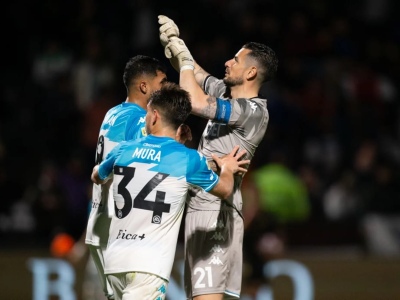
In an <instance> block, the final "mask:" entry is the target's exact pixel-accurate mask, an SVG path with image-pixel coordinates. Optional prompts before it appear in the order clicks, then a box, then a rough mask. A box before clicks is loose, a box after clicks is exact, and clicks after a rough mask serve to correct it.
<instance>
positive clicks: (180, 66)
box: [165, 37, 194, 71]
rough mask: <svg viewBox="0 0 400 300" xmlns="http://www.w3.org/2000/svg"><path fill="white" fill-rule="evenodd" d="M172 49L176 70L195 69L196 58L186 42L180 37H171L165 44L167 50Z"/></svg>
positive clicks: (172, 59)
mask: <svg viewBox="0 0 400 300" xmlns="http://www.w3.org/2000/svg"><path fill="white" fill-rule="evenodd" d="M167 50H168V51H170V53H171V63H172V65H173V67H174V68H175V69H176V70H180V71H182V70H186V69H191V70H194V59H193V56H192V54H190V51H189V49H188V47H187V46H186V45H185V42H184V41H183V40H182V39H180V38H178V37H171V38H170V39H169V43H168V44H167V45H166V46H165V52H166V51H167Z"/></svg>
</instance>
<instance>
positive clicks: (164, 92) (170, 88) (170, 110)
mask: <svg viewBox="0 0 400 300" xmlns="http://www.w3.org/2000/svg"><path fill="white" fill-rule="evenodd" d="M149 104H150V106H151V107H152V108H155V109H157V110H158V111H159V113H160V114H161V115H162V117H163V119H164V122H167V123H169V124H171V125H172V126H173V128H174V129H178V127H179V125H181V124H182V123H184V122H185V121H186V119H187V117H188V116H189V114H190V112H191V111H192V102H191V101H190V95H189V93H188V92H187V91H185V90H184V89H182V88H180V86H179V85H177V84H176V83H173V82H166V83H165V84H164V85H163V86H162V87H161V89H160V90H158V91H155V92H153V93H152V94H151V96H150V99H149Z"/></svg>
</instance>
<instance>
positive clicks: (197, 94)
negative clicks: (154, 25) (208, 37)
mask: <svg viewBox="0 0 400 300" xmlns="http://www.w3.org/2000/svg"><path fill="white" fill-rule="evenodd" d="M158 23H159V24H160V28H159V31H160V41H161V44H162V45H163V47H164V53H165V56H166V57H167V58H168V59H169V60H170V62H171V65H172V66H173V67H174V69H175V70H177V71H178V72H179V73H180V76H179V84H180V86H181V87H182V88H183V89H185V90H186V91H188V92H189V93H190V96H191V100H192V113H193V114H195V115H197V116H200V117H203V118H206V119H213V118H214V117H215V113H216V98H215V97H211V96H209V95H207V94H205V93H204V91H203V89H202V86H203V84H204V81H205V79H206V78H207V76H209V75H210V74H209V73H208V72H206V71H205V70H204V69H203V68H202V67H201V66H200V65H199V64H198V63H196V62H195V60H194V59H193V57H192V55H191V53H190V51H189V49H188V48H187V46H186V45H185V42H184V41H183V40H182V39H180V38H179V28H178V26H177V25H176V24H175V22H174V21H173V20H171V19H170V18H168V17H166V16H163V15H160V16H158Z"/></svg>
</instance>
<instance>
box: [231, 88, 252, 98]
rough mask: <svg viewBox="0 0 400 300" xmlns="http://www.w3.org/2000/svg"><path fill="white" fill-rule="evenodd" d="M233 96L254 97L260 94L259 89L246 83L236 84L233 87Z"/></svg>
mask: <svg viewBox="0 0 400 300" xmlns="http://www.w3.org/2000/svg"><path fill="white" fill-rule="evenodd" d="M230 89H231V98H232V99H237V98H254V97H257V95H258V89H255V88H254V87H249V86H245V85H236V86H232V87H231V88H230Z"/></svg>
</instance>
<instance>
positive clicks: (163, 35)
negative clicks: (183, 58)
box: [158, 15, 179, 58]
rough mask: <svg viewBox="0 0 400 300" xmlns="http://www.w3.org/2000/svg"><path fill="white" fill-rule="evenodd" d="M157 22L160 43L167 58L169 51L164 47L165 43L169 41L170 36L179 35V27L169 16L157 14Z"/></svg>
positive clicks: (169, 56) (169, 54)
mask: <svg viewBox="0 0 400 300" xmlns="http://www.w3.org/2000/svg"><path fill="white" fill-rule="evenodd" d="M158 24H160V28H159V31H160V42H161V45H162V46H163V47H164V53H165V56H166V57H167V58H171V57H172V54H171V52H170V51H169V50H168V49H167V48H166V46H167V44H168V43H169V40H168V39H169V38H170V37H173V36H175V37H178V36H179V28H178V26H176V24H175V22H174V21H172V20H171V19H170V18H168V17H166V16H163V15H159V16H158Z"/></svg>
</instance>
